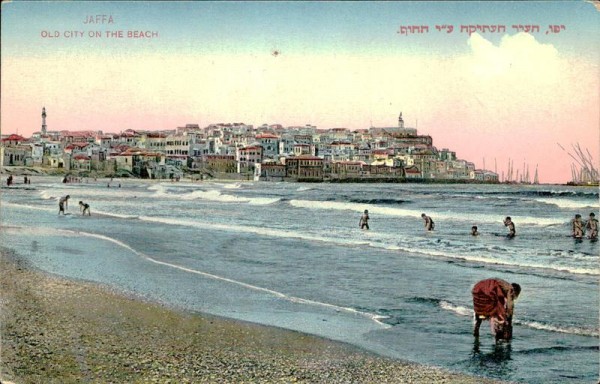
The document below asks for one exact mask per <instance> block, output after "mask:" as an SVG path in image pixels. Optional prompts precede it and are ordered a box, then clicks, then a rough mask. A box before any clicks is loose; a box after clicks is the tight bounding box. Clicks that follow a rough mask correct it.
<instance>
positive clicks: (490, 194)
mask: <svg viewBox="0 0 600 384" xmlns="http://www.w3.org/2000/svg"><path fill="white" fill-rule="evenodd" d="M67 194H68V195H70V200H69V204H68V209H67V213H68V214H67V215H64V216H63V215H60V216H59V215H58V199H59V198H60V197H61V196H64V195H67ZM0 196H1V199H0V219H1V221H0V225H1V226H0V229H1V230H0V241H1V247H3V248H4V249H10V250H12V251H14V253H15V254H17V255H18V256H20V257H22V258H24V259H26V260H28V261H29V262H30V263H31V265H33V266H34V267H36V268H39V269H41V270H43V271H47V272H49V273H52V274H56V275H59V276H63V277H66V278H69V279H74V280H82V281H89V282H94V283H97V284H100V285H103V286H106V287H110V288H111V289H114V290H116V291H119V292H122V293H125V294H131V295H135V296H137V297H140V298H143V299H145V300H150V301H154V302H158V303H161V304H164V305H168V306H171V307H173V308H177V309H182V310H186V311H191V312H199V313H209V314H214V315H219V316H225V317H228V318H233V319H239V320H243V321H250V322H255V323H260V324H265V325H269V326H275V327H280V328H285V329H290V330H295V331H299V332H305V333H309V334H314V335H318V336H322V337H325V338H328V339H332V340H338V341H342V342H345V343H349V344H351V345H355V346H357V347H360V348H362V349H365V350H368V351H371V352H374V353H376V354H379V355H382V356H386V357H391V358H395V359H402V360H407V361H412V362H415V363H421V364H426V365H433V366H438V367H443V368H446V369H449V370H451V371H455V372H461V373H467V374H474V375H480V376H485V377H488V378H496V379H502V380H511V381H516V382H523V383H596V382H597V381H598V372H599V369H600V366H599V365H600V363H599V356H600V354H599V328H600V326H599V289H598V288H599V287H598V285H599V280H598V278H599V275H600V263H599V260H598V259H599V249H600V244H599V243H598V242H593V241H590V240H588V239H581V240H575V239H573V238H572V237H571V225H570V221H571V219H572V218H573V217H574V215H575V214H577V213H579V214H581V215H582V217H583V218H587V217H588V215H589V213H590V212H594V213H595V214H596V216H597V217H598V216H600V212H599V209H600V205H599V197H598V189H597V188H589V187H570V186H559V185H474V184H346V183H340V184H336V183H286V182H252V181H248V182H218V181H201V182H189V181H179V182H171V181H162V182H161V181H153V180H148V181H144V180H131V179H120V180H117V179H114V180H109V179H97V180H95V179H92V178H90V179H83V180H82V182H81V183H66V184H65V183H62V179H61V178H60V177H33V178H32V183H31V184H19V183H17V184H15V185H14V186H12V187H10V188H7V187H6V186H5V185H4V186H3V188H2V190H1V195H0ZM79 201H83V202H85V203H88V204H89V205H90V207H91V216H82V215H81V213H80V210H79V207H78V202H79ZM365 209H367V210H369V215H370V221H369V225H370V230H368V231H367V230H361V229H360V228H359V226H358V222H359V219H360V216H361V213H362V212H363V211H364V210H365ZM421 213H426V214H427V215H429V216H431V217H432V219H433V220H434V222H435V230H434V231H431V232H427V231H425V229H424V222H423V220H422V219H421ZM506 216H511V217H512V221H513V222H514V223H515V226H516V232H517V235H516V237H514V238H512V239H510V238H507V237H506V236H505V235H506V234H507V229H506V227H505V226H504V225H503V220H504V218H505V217H506ZM473 225H476V226H478V229H479V232H480V235H479V236H476V237H474V236H471V235H470V230H471V227H472V226H473ZM492 277H497V278H501V279H504V280H507V281H509V282H516V283H519V284H520V285H521V287H522V292H521V295H520V297H519V299H518V300H517V301H516V303H515V316H514V338H513V339H512V341H511V342H498V343H497V342H496V341H495V340H494V337H493V335H492V333H491V330H490V327H489V325H488V323H485V322H484V324H483V325H482V328H481V335H480V337H479V339H475V338H474V337H473V335H472V330H473V305H472V298H471V289H472V287H473V285H474V284H475V283H476V282H478V281H480V280H483V279H487V278H492Z"/></svg>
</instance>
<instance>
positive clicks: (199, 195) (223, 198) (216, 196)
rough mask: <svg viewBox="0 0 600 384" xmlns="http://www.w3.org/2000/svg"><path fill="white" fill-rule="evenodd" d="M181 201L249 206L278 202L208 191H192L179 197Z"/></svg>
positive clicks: (270, 199) (267, 198) (271, 199)
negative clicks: (244, 204) (206, 201)
mask: <svg viewBox="0 0 600 384" xmlns="http://www.w3.org/2000/svg"><path fill="white" fill-rule="evenodd" d="M181 199H183V200H196V199H200V200H209V201H217V202H222V203H247V204H250V205H269V204H274V203H276V202H278V201H279V200H280V198H278V197H241V196H234V195H228V194H222V193H221V192H219V191H217V190H208V191H201V190H199V191H193V192H190V193H187V194H183V195H181Z"/></svg>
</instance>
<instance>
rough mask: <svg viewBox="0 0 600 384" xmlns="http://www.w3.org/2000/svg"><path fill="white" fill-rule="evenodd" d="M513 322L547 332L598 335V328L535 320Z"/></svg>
mask: <svg viewBox="0 0 600 384" xmlns="http://www.w3.org/2000/svg"><path fill="white" fill-rule="evenodd" d="M514 323H515V324H519V325H524V326H526V327H529V328H533V329H539V330H542V331H548V332H558V333H568V334H572V335H582V336H594V337H598V336H599V334H600V333H599V332H598V330H597V329H596V330H593V329H587V328H580V327H565V326H557V325H552V324H545V323H540V322H537V321H519V320H515V322H514Z"/></svg>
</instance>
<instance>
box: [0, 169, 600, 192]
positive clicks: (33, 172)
mask: <svg viewBox="0 0 600 384" xmlns="http://www.w3.org/2000/svg"><path fill="white" fill-rule="evenodd" d="M94 172H95V176H89V175H88V176H78V172H77V171H76V170H74V171H65V170H64V169H59V168H57V169H53V168H41V167H28V166H2V167H0V175H2V176H5V175H12V176H17V177H22V176H37V177H61V178H62V177H64V176H66V175H69V174H73V176H75V177H81V178H85V179H91V178H98V179H112V178H114V179H116V180H139V181H146V182H167V181H172V180H170V179H143V178H140V177H123V176H117V175H110V174H108V173H105V172H96V171H94ZM216 174H217V177H211V178H208V179H198V178H194V175H195V174H194V173H186V174H184V176H183V177H182V178H181V180H180V181H184V182H193V183H202V182H218V183H226V182H250V181H253V180H251V179H248V178H247V175H243V174H237V173H223V174H219V173H216ZM260 181H263V182H273V181H269V180H260ZM281 181H284V182H287V183H301V184H321V183H325V184H420V185H423V184H424V185H432V184H437V185H440V184H441V185H453V184H466V185H531V186H536V185H537V186H543V185H548V186H550V185H552V186H563V187H586V188H589V187H595V188H597V187H598V183H574V182H571V181H569V182H565V183H560V184H557V183H539V184H533V183H529V184H527V183H522V184H521V183H509V182H502V181H498V182H489V181H487V182H486V181H480V180H454V179H421V178H411V179H406V178H386V177H383V178H377V177H369V178H352V177H349V178H343V179H340V178H329V179H323V180H303V179H299V180H281ZM1 184H2V186H3V187H5V184H6V181H5V180H2V183H1ZM17 184H18V183H17Z"/></svg>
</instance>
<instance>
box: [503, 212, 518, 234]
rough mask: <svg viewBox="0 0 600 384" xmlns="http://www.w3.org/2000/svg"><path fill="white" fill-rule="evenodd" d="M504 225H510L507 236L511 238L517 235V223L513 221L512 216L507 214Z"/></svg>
mask: <svg viewBox="0 0 600 384" xmlns="http://www.w3.org/2000/svg"><path fill="white" fill-rule="evenodd" d="M504 226H505V227H508V235H506V237H507V238H509V239H512V238H513V237H515V235H516V234H517V231H516V230H515V223H513V222H512V219H511V218H510V216H506V219H504Z"/></svg>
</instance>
